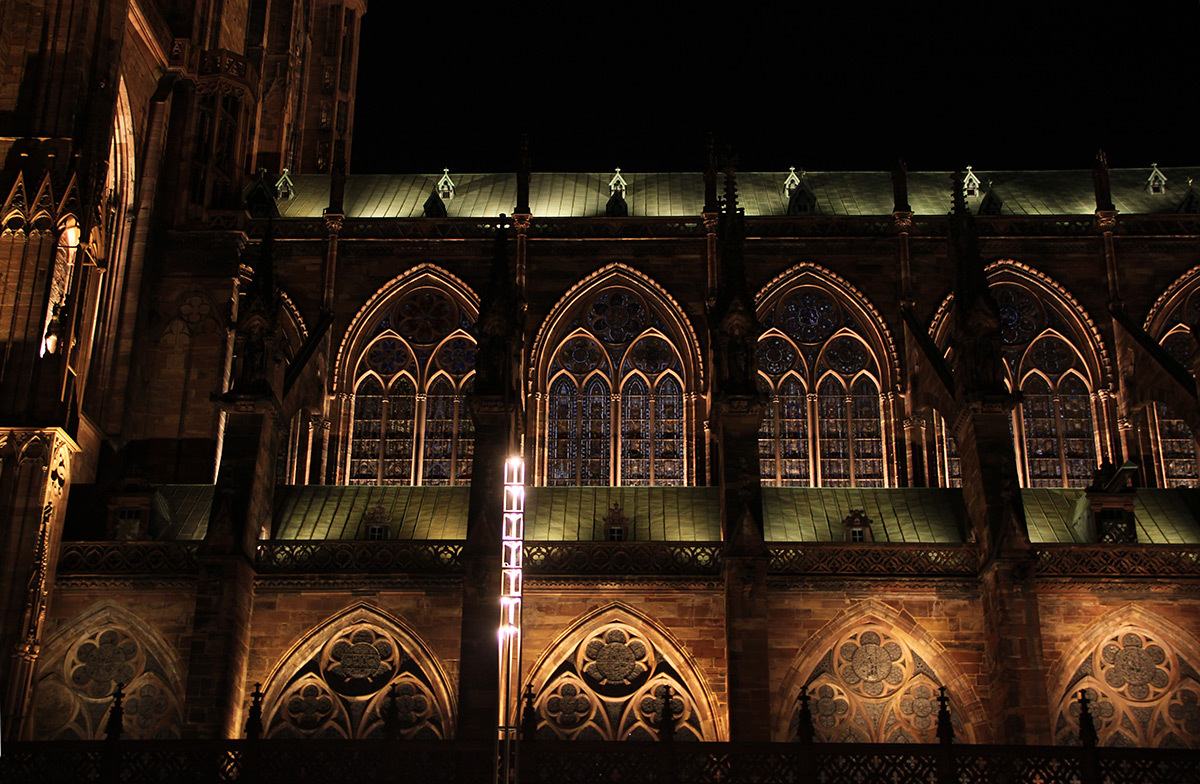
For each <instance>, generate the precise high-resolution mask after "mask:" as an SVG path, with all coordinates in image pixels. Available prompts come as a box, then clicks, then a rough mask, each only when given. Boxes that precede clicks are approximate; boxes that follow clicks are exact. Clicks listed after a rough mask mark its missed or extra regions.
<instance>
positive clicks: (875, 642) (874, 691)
mask: <svg viewBox="0 0 1200 784" xmlns="http://www.w3.org/2000/svg"><path fill="white" fill-rule="evenodd" d="M857 637H858V639H857V640H855V639H854V638H853V637H852V638H851V639H850V640H848V641H847V642H844V643H843V644H842V646H841V648H839V650H838V658H839V660H840V662H841V666H840V668H839V669H838V674H839V675H841V676H842V680H843V681H845V683H846V684H847V685H848V686H852V687H857V690H858V691H861V692H862V693H864V694H866V695H867V696H869V697H879V696H881V695H882V694H883V693H884V692H885V691H891V690H892V689H894V688H895V687H896V686H899V685H900V684H901V683H903V682H904V668H903V666H902V663H903V662H902V660H903V658H904V649H903V648H901V647H900V643H898V642H896V641H895V640H887V641H885V640H884V639H883V637H882V636H881V635H880V634H879V633H878V632H874V631H868V632H863V633H862V634H861V635H858V636H857Z"/></svg>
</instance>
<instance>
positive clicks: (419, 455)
mask: <svg viewBox="0 0 1200 784" xmlns="http://www.w3.org/2000/svg"><path fill="white" fill-rule="evenodd" d="M470 324H471V314H470V312H469V311H468V309H467V308H466V307H464V305H463V304H462V303H460V302H458V301H456V299H455V298H453V297H452V296H451V295H450V294H448V293H447V292H445V291H442V290H441V289H437V288H431V287H430V288H419V289H416V290H414V291H410V292H408V293H406V294H405V295H404V296H402V297H401V298H400V299H399V300H398V301H397V302H396V303H395V304H394V305H393V306H391V307H388V308H385V309H384V311H383V314H382V315H381V316H379V317H378V321H377V323H376V324H375V326H374V328H373V333H374V334H373V336H372V337H371V338H370V340H369V342H367V345H366V347H365V348H364V349H363V350H362V351H361V353H360V354H359V357H358V362H357V365H356V370H355V373H354V398H353V424H352V427H351V436H350V455H349V458H350V459H349V477H348V479H349V483H350V484H365V485H375V484H379V485H410V484H413V485H417V484H419V485H461V484H469V483H470V480H471V458H472V455H473V452H474V426H473V423H472V420H471V417H470V414H469V412H468V411H467V407H466V397H467V395H468V394H469V393H470V390H471V386H472V383H473V379H474V369H475V341H474V339H473V338H471V337H470V335H468V334H467V332H466V329H467V327H469V326H470Z"/></svg>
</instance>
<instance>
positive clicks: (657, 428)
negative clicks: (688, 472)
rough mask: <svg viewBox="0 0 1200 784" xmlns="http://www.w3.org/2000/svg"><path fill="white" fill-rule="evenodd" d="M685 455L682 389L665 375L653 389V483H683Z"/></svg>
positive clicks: (662, 484) (676, 382)
mask: <svg viewBox="0 0 1200 784" xmlns="http://www.w3.org/2000/svg"><path fill="white" fill-rule="evenodd" d="M683 453H684V449H683V388H682V387H680V385H679V382H678V381H676V380H675V377H674V376H663V377H662V379H660V380H659V382H658V386H657V387H655V388H654V464H653V470H654V484H656V485H658V486H659V487H662V486H664V485H682V484H683V480H684V471H683Z"/></svg>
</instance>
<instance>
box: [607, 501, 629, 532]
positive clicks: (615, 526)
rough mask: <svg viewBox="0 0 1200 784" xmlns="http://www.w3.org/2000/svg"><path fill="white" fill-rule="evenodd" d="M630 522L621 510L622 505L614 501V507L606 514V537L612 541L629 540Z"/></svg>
mask: <svg viewBox="0 0 1200 784" xmlns="http://www.w3.org/2000/svg"><path fill="white" fill-rule="evenodd" d="M630 522H631V521H630V519H629V518H628V517H626V516H625V513H624V512H623V511H622V510H621V505H620V504H619V503H617V502H615V501H614V502H613V505H612V508H611V509H609V510H608V512H607V513H606V514H605V515H604V538H605V539H607V540H608V541H610V542H624V541H627V540H628V539H629V523H630Z"/></svg>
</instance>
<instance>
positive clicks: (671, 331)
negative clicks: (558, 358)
mask: <svg viewBox="0 0 1200 784" xmlns="http://www.w3.org/2000/svg"><path fill="white" fill-rule="evenodd" d="M614 286H618V287H622V288H627V289H629V290H631V291H634V292H635V293H637V294H640V295H642V296H643V297H646V298H647V299H648V300H649V301H650V303H651V305H652V307H655V308H656V310H657V315H658V316H659V317H660V318H662V320H663V322H664V323H665V325H666V326H667V329H665V330H663V332H664V333H666V335H667V338H668V340H669V342H671V343H672V344H674V346H675V347H676V350H677V351H678V352H679V354H680V358H681V359H682V361H683V363H684V366H683V371H684V376H685V378H686V379H687V381H688V383H689V386H691V387H692V388H697V389H698V388H700V387H701V386H702V385H703V377H704V364H703V361H702V360H701V356H700V341H699V339H698V338H697V337H696V330H695V329H694V328H693V327H692V323H691V320H690V319H688V317H687V316H686V315H685V313H684V310H683V307H682V306H681V305H680V304H679V302H678V301H676V299H675V298H674V297H672V296H671V294H670V293H669V292H668V291H667V290H666V289H665V288H663V287H662V286H661V285H659V284H658V282H656V281H655V280H654V279H653V278H651V277H650V276H649V275H647V274H645V273H644V272H640V271H638V270H636V269H634V268H633V267H630V266H629V265H627V264H622V263H621V262H613V263H612V264H609V265H607V266H605V267H601V268H600V269H598V270H596V271H595V272H593V273H592V274H591V275H588V276H587V277H586V278H584V279H583V280H581V281H579V282H578V283H576V284H575V285H574V286H572V287H571V288H570V289H569V290H568V291H567V293H566V294H564V295H563V296H562V297H560V298H559V300H558V302H556V303H554V306H553V307H552V308H550V312H549V313H548V314H547V315H546V318H545V320H544V321H543V322H542V325H541V326H540V327H539V328H538V332H537V336H536V337H535V338H534V341H533V348H532V351H531V353H530V366H531V367H532V368H533V369H534V373H535V374H536V375H535V377H534V379H533V384H534V387H535V388H536V389H544V388H545V384H544V382H545V381H546V380H547V379H546V370H547V369H548V368H549V366H550V355H552V354H553V353H554V352H555V350H556V349H557V348H558V345H559V344H560V343H561V342H562V339H560V338H558V337H557V336H558V334H559V333H561V332H562V331H563V329H564V327H565V322H566V320H567V319H568V317H570V316H572V315H575V313H574V311H576V310H578V309H579V308H581V307H582V305H583V302H584V300H585V299H586V298H587V297H588V296H590V295H592V294H595V293H597V292H599V291H601V290H603V289H606V288H610V287H614ZM639 334H640V333H639ZM566 337H567V336H566V335H564V336H563V338H564V339H565V338H566Z"/></svg>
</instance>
